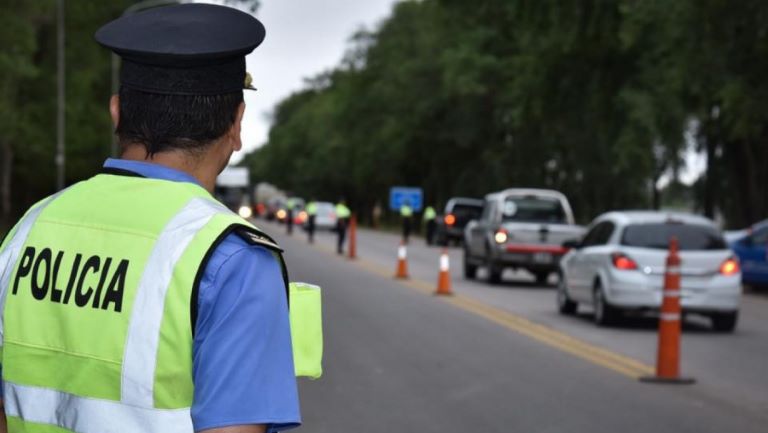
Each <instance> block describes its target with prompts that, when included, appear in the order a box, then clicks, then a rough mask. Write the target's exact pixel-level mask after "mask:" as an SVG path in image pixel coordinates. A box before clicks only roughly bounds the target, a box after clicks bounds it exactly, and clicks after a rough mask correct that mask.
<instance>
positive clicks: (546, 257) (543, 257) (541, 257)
mask: <svg viewBox="0 0 768 433" xmlns="http://www.w3.org/2000/svg"><path fill="white" fill-rule="evenodd" d="M533 263H540V264H550V263H552V254H551V253H533Z"/></svg>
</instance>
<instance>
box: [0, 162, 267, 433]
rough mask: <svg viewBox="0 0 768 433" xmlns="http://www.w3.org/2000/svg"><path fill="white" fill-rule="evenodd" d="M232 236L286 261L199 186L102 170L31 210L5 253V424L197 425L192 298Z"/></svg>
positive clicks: (0, 297)
mask: <svg viewBox="0 0 768 433" xmlns="http://www.w3.org/2000/svg"><path fill="white" fill-rule="evenodd" d="M138 204H141V205H140V206H139V205H138ZM84 207H87V209H88V212H87V213H85V212H83V208H84ZM234 230H237V231H240V230H244V233H242V234H243V236H244V238H250V241H251V242H255V243H261V244H263V245H264V246H266V247H268V248H272V249H273V250H274V251H275V253H276V254H278V255H279V249H278V247H276V245H274V244H273V243H271V242H270V240H269V239H268V238H266V237H262V234H261V233H260V232H259V231H258V230H257V229H255V228H254V227H252V226H250V225H249V224H248V223H247V222H246V221H245V220H243V219H242V218H240V217H238V216H237V215H235V214H234V213H232V212H231V211H229V210H228V209H226V208H225V207H224V206H223V205H221V204H220V203H218V202H217V201H216V200H215V199H214V198H213V197H211V196H210V194H209V193H208V192H207V191H205V190H204V189H203V188H201V187H200V186H198V185H195V184H192V183H181V182H170V181H165V180H158V179H145V178H137V177H127V176H115V175H107V174H101V175H98V176H95V177H94V178H92V179H90V180H87V181H84V182H80V183H78V184H76V185H74V186H72V187H70V188H69V189H67V190H65V191H64V192H62V193H60V194H57V195H55V196H53V197H49V198H48V199H46V200H43V201H42V202H41V203H39V204H38V205H36V206H35V207H33V208H32V209H31V210H30V211H29V212H28V213H27V214H26V215H25V216H24V218H22V220H21V221H20V222H19V224H17V226H16V227H15V228H14V231H13V232H12V233H10V234H9V236H8V237H7V239H6V241H5V243H4V246H3V248H2V249H0V304H2V305H0V307H2V308H1V309H0V311H2V314H3V317H2V320H1V321H0V331H1V332H0V337H1V339H2V355H1V356H2V366H3V382H4V383H3V389H4V401H5V409H6V414H7V416H8V425H9V431H11V432H14V431H15V432H30V433H50V432H63V431H76V432H83V433H100V432H146V433H153V432H158V433H160V432H162V433H176V432H178V433H182V432H184V433H189V432H192V431H193V429H192V421H191V417H190V409H189V408H190V406H191V404H192V398H193V383H192V341H193V340H192V329H193V323H194V318H193V317H192V314H193V313H192V311H191V308H190V304H191V302H192V300H193V299H194V298H195V297H196V294H193V290H194V288H195V285H196V279H197V278H198V274H199V273H200V272H201V271H202V268H203V265H204V263H205V260H206V256H207V255H208V252H209V251H211V250H212V249H213V247H214V246H215V245H217V243H218V241H219V240H220V239H222V238H223V237H224V235H226V234H228V233H230V232H232V231H234ZM246 235H247V236H246ZM246 240H248V239H246Z"/></svg>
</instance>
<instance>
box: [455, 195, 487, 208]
mask: <svg viewBox="0 0 768 433" xmlns="http://www.w3.org/2000/svg"><path fill="white" fill-rule="evenodd" d="M447 204H448V205H453V206H455V205H457V204H463V205H471V206H479V207H482V206H483V200H481V199H479V198H471V197H451V198H450V200H448V203H447Z"/></svg>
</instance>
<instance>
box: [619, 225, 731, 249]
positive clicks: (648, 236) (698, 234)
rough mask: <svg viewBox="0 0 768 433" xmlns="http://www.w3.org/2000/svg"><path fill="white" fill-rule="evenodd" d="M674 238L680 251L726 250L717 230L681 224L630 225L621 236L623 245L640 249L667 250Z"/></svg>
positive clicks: (703, 226)
mask: <svg viewBox="0 0 768 433" xmlns="http://www.w3.org/2000/svg"><path fill="white" fill-rule="evenodd" d="M672 236H675V237H677V240H678V245H679V247H680V250H687V251H696V250H724V249H725V248H726V245H725V240H724V239H723V236H722V235H721V234H720V232H719V231H718V230H717V229H716V228H714V227H709V226H705V225H695V224H681V223H652V224H632V225H629V226H627V227H626V228H625V229H624V234H623V235H622V236H621V244H622V245H626V246H631V247H640V248H652V249H667V248H669V240H670V239H671V238H672Z"/></svg>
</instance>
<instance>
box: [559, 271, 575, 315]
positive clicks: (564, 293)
mask: <svg viewBox="0 0 768 433" xmlns="http://www.w3.org/2000/svg"><path fill="white" fill-rule="evenodd" d="M559 277H560V278H559V279H558V281H557V310H558V311H559V312H560V314H567V315H572V314H576V310H577V309H578V308H579V304H577V303H576V302H573V301H572V300H571V298H570V297H569V296H568V287H567V286H566V284H565V277H564V276H563V274H560V275H559Z"/></svg>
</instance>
